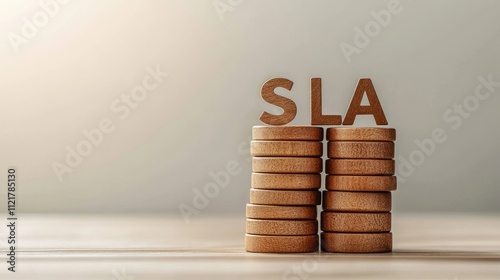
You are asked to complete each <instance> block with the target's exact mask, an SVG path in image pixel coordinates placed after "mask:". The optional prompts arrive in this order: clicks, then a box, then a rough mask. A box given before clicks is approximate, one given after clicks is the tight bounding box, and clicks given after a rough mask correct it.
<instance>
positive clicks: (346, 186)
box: [326, 175, 397, 192]
mask: <svg viewBox="0 0 500 280" xmlns="http://www.w3.org/2000/svg"><path fill="white" fill-rule="evenodd" d="M396 188H397V179H396V176H343V175H327V176H326V189H327V190H329V191H360V192H370V191H371V192H388V191H395V190H396Z"/></svg>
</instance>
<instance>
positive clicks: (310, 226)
mask: <svg viewBox="0 0 500 280" xmlns="http://www.w3.org/2000/svg"><path fill="white" fill-rule="evenodd" d="M246 229H247V233H248V234H258V235H311V234H317V233H318V220H256V219H247V227H246Z"/></svg>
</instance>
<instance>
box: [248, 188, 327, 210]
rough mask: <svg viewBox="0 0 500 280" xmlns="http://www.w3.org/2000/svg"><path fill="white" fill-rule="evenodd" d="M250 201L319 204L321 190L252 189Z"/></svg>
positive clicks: (266, 203) (254, 202) (270, 203)
mask: <svg viewBox="0 0 500 280" xmlns="http://www.w3.org/2000/svg"><path fill="white" fill-rule="evenodd" d="M250 203H251V204H263V205H311V206H312V205H319V204H320V203H321V193H320V192H319V191H283V190H279V191H276V190H258V189H250Z"/></svg>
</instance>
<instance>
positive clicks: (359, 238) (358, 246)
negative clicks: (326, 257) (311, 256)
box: [321, 232, 392, 253]
mask: <svg viewBox="0 0 500 280" xmlns="http://www.w3.org/2000/svg"><path fill="white" fill-rule="evenodd" d="M321 250H322V251H324V252H332V253H386V252H391V251H392V233H390V232H385V233H337V232H323V233H321Z"/></svg>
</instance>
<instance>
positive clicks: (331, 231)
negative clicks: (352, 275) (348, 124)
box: [321, 127, 396, 253]
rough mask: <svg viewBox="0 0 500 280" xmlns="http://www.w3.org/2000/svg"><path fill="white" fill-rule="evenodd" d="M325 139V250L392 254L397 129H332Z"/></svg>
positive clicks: (323, 239) (322, 242)
mask: <svg viewBox="0 0 500 280" xmlns="http://www.w3.org/2000/svg"><path fill="white" fill-rule="evenodd" d="M326 138H327V140H328V158H329V159H328V160H327V161H326V167H325V171H326V173H327V176H326V189H327V190H326V191H324V193H323V212H322V213H321V230H322V231H323V232H322V233H321V249H322V251H326V252H335V253H383V252H391V251H392V233H391V213H390V211H391V193H390V192H391V191H394V190H396V177H395V176H393V175H394V171H395V163H394V160H393V158H394V141H395V140H396V131H395V129H392V128H375V127H367V128H361V127H360V128H328V129H327V135H326Z"/></svg>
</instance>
